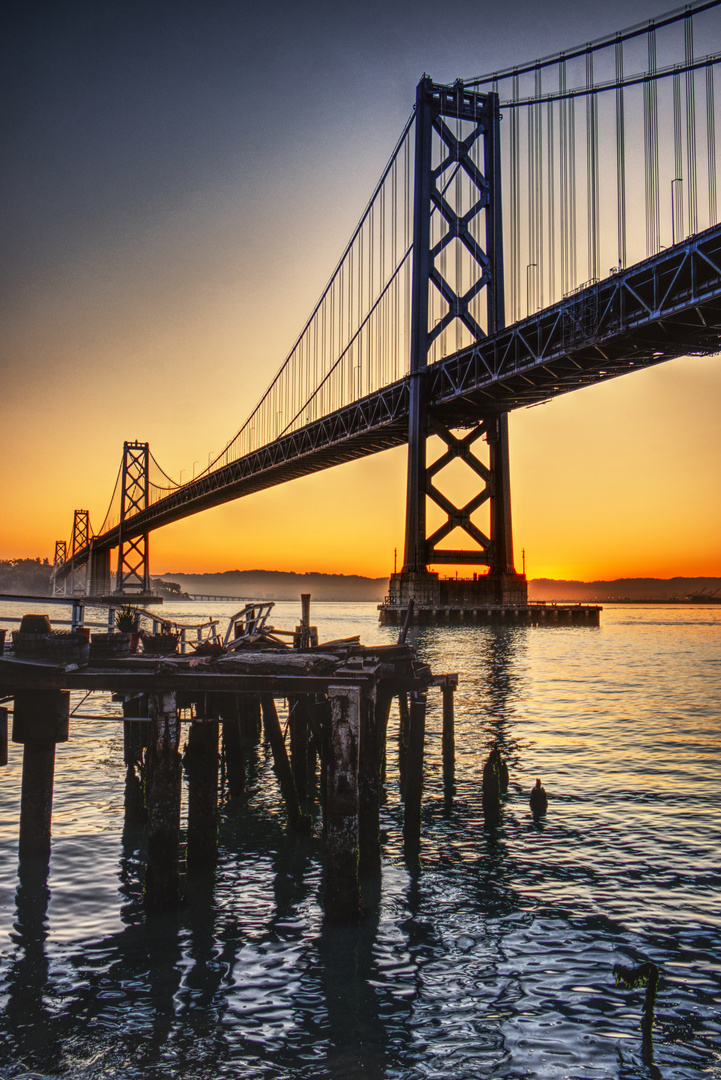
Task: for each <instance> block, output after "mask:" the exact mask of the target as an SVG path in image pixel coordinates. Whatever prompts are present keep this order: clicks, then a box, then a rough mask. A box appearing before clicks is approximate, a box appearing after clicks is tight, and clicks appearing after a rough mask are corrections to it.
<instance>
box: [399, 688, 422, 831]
mask: <svg viewBox="0 0 721 1080" xmlns="http://www.w3.org/2000/svg"><path fill="white" fill-rule="evenodd" d="M425 734H426V695H425V693H421V692H418V691H413V693H412V694H411V704H410V711H409V734H408V752H407V761H406V781H405V792H404V798H403V803H404V818H403V839H404V841H405V843H406V846H408V847H409V848H412V849H413V850H416V849H417V848H418V846H419V845H420V842H421V798H422V795H423V749H424V743H425Z"/></svg>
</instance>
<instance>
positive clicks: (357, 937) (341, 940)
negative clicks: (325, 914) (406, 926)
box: [318, 904, 388, 1080]
mask: <svg viewBox="0 0 721 1080" xmlns="http://www.w3.org/2000/svg"><path fill="white" fill-rule="evenodd" d="M378 912H379V908H378V905H377V904H376V905H375V906H374V907H373V908H372V909H371V910H370V911H369V912H368V913H367V914H366V916H365V918H364V919H362V920H361V922H360V923H359V924H358V925H357V926H355V927H352V928H350V929H343V928H339V927H338V926H337V925H334V924H333V923H331V922H327V921H326V922H324V924H323V931H322V933H321V936H320V939H319V941H318V958H319V961H320V965H321V984H322V989H323V997H324V1000H325V1007H326V1010H327V1033H324V1034H327V1051H326V1058H325V1067H326V1069H327V1072H328V1074H329V1076H331V1077H332V1078H333V1080H356V1078H357V1077H358V1076H364V1077H369V1080H382V1078H383V1077H385V1076H386V1067H387V1064H388V1062H387V1043H388V1040H387V1034H386V1028H385V1025H384V1023H383V1022H382V1020H381V1017H380V1013H379V999H378V994H377V991H376V989H375V983H376V982H377V979H378V972H377V969H376V966H375V960H374V945H375V942H376V936H377V932H378Z"/></svg>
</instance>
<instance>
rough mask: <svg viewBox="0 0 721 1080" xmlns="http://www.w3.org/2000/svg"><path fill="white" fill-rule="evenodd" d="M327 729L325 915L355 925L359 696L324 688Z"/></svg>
mask: <svg viewBox="0 0 721 1080" xmlns="http://www.w3.org/2000/svg"><path fill="white" fill-rule="evenodd" d="M328 697H329V699H330V710H331V728H330V739H329V746H328V779H327V783H328V791H327V797H326V814H327V827H326V860H325V914H326V916H327V917H328V918H330V919H339V920H340V919H355V918H357V917H358V915H359V913H360V882H359V877H358V842H359V785H358V769H359V749H360V717H361V691H360V688H359V687H357V686H329V687H328Z"/></svg>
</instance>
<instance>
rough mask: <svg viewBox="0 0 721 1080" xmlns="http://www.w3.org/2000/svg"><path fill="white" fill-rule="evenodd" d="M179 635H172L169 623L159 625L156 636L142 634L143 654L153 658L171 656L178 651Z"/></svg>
mask: <svg viewBox="0 0 721 1080" xmlns="http://www.w3.org/2000/svg"><path fill="white" fill-rule="evenodd" d="M179 639H180V634H179V633H173V631H172V630H171V629H170V623H161V624H160V632H159V633H157V634H143V652H146V653H149V654H151V655H154V656H172V654H173V653H176V652H177V651H178V641H179Z"/></svg>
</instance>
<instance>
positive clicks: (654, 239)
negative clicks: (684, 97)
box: [643, 29, 660, 255]
mask: <svg viewBox="0 0 721 1080" xmlns="http://www.w3.org/2000/svg"><path fill="white" fill-rule="evenodd" d="M647 40H648V73H649V75H655V73H656V31H655V29H651V30H649V32H648V35H647ZM643 125H644V154H645V175H646V254H647V255H655V254H656V252H657V251H658V249H659V244H660V236H659V233H660V221H659V196H658V90H657V86H656V80H655V79H651V80H650V81H649V82H646V83H644V85H643Z"/></svg>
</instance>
